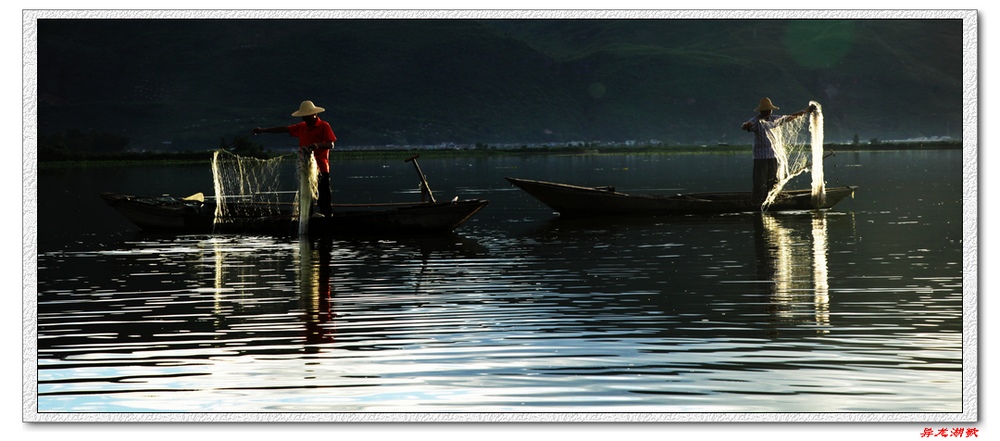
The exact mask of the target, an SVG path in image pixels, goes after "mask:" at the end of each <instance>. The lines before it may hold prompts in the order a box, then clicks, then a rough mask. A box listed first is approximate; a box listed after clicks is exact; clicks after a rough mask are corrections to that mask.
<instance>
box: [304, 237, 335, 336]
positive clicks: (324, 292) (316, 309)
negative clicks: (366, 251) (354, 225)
mask: <svg viewBox="0 0 1000 441" xmlns="http://www.w3.org/2000/svg"><path fill="white" fill-rule="evenodd" d="M301 246H302V254H303V255H302V256H300V258H301V259H302V260H301V262H300V263H301V265H302V270H301V272H300V277H302V278H303V279H305V280H302V281H300V283H301V285H302V286H301V289H302V292H301V295H302V301H303V302H304V303H305V328H306V330H305V332H306V346H305V349H306V352H310V353H313V352H316V351H318V350H319V347H320V346H321V345H323V344H324V343H330V342H332V341H333V331H332V330H330V329H328V328H327V326H329V323H330V321H331V320H333V306H332V304H331V296H332V294H333V292H332V289H331V286H330V257H331V255H330V252H331V246H332V243H331V241H330V240H329V239H328V238H324V239H321V240H320V241H319V247H318V248H317V249H316V250H315V251H316V252H312V244H311V243H310V242H309V241H302V245H301ZM317 258H318V262H317V260H315V259H317ZM315 268H318V269H319V272H318V273H314V272H313V271H314V269H315Z"/></svg>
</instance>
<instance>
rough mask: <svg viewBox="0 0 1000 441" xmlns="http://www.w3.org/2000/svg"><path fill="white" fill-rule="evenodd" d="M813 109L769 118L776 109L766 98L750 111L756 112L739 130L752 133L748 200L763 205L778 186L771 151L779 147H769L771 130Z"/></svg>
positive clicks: (775, 161)
mask: <svg viewBox="0 0 1000 441" xmlns="http://www.w3.org/2000/svg"><path fill="white" fill-rule="evenodd" d="M815 109H816V107H815V106H813V105H811V104H810V105H809V107H808V108H806V109H805V110H801V111H798V112H795V113H793V114H791V115H781V116H779V115H772V114H771V113H772V112H773V111H775V110H778V106H775V105H774V104H772V103H771V99H770V98H766V97H765V98H761V99H760V104H759V105H758V106H757V108H756V109H754V111H756V112H758V114H757V116H754V117H753V118H751V119H750V120H749V121H747V122H745V123H743V126H742V127H741V128H742V129H743V130H746V131H748V132H750V133H753V135H754V136H753V191H752V198H753V202H754V203H755V204H763V203H764V200H765V199H767V194H768V193H769V192H770V191H771V189H772V188H774V186H775V185H777V184H778V160H777V158H776V157H775V153H774V151H775V150H774V149H775V148H776V147H777V148H781V146H774V145H772V142H771V140H772V139H774V135H773V133H772V131H773V130H774V129H775V128H777V127H778V126H780V125H782V124H784V123H785V122H788V121H790V120H792V119H795V118H798V117H800V116H802V115H805V114H807V113H809V112H812V111H814V110H815Z"/></svg>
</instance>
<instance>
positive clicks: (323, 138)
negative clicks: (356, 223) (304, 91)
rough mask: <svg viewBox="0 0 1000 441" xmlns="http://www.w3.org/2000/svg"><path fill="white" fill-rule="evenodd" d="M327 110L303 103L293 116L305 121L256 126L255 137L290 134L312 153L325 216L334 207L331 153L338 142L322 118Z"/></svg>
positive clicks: (310, 102) (328, 124)
mask: <svg viewBox="0 0 1000 441" xmlns="http://www.w3.org/2000/svg"><path fill="white" fill-rule="evenodd" d="M325 110H326V109H324V108H322V107H317V106H316V105H315V104H313V102H312V101H308V100H306V101H303V102H302V104H300V105H299V110H296V111H295V112H293V113H292V116H295V117H302V122H300V123H296V124H292V125H290V126H276V127H268V128H260V127H255V128H254V129H253V134H254V135H257V134H259V133H288V134H290V135H291V136H294V137H296V138H298V139H299V149H301V150H306V151H310V152H312V153H313V157H315V158H316V167H317V168H318V169H319V179H318V186H319V198H318V200H317V201H316V202H317V203H316V205H317V206H318V208H319V212H320V213H321V214H323V215H324V216H330V215H331V213H332V208H331V206H330V203H331V201H330V199H331V196H330V150H332V149H333V143H334V142H335V141H337V135H334V133H333V129H332V128H330V123H328V122H326V121H323V120H321V119H319V114H320V113H321V112H323V111H325Z"/></svg>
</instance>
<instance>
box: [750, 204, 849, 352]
mask: <svg viewBox="0 0 1000 441" xmlns="http://www.w3.org/2000/svg"><path fill="white" fill-rule="evenodd" d="M827 231H828V228H827V213H826V212H822V211H819V212H810V213H801V214H772V213H760V214H759V215H755V217H754V248H755V251H756V256H757V276H758V280H759V281H760V286H761V289H762V290H763V291H764V292H765V293H766V294H767V295H768V297H769V304H768V307H767V309H768V312H769V313H771V316H772V317H773V318H774V319H775V320H776V322H777V323H778V324H779V325H780V324H793V325H803V324H811V325H813V326H815V327H816V332H817V333H820V334H825V333H828V332H829V328H830V284H829V276H828V266H827V253H828V245H827Z"/></svg>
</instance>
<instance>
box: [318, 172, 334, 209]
mask: <svg viewBox="0 0 1000 441" xmlns="http://www.w3.org/2000/svg"><path fill="white" fill-rule="evenodd" d="M316 184H317V185H316V187H317V190H318V192H319V197H318V198H316V206H317V207H318V208H319V212H320V213H323V215H324V216H327V217H329V216H330V215H331V214H332V213H333V209H332V207H331V206H330V202H331V201H330V199H331V197H330V172H328V171H327V172H319V180H318V181H317V182H316Z"/></svg>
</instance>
